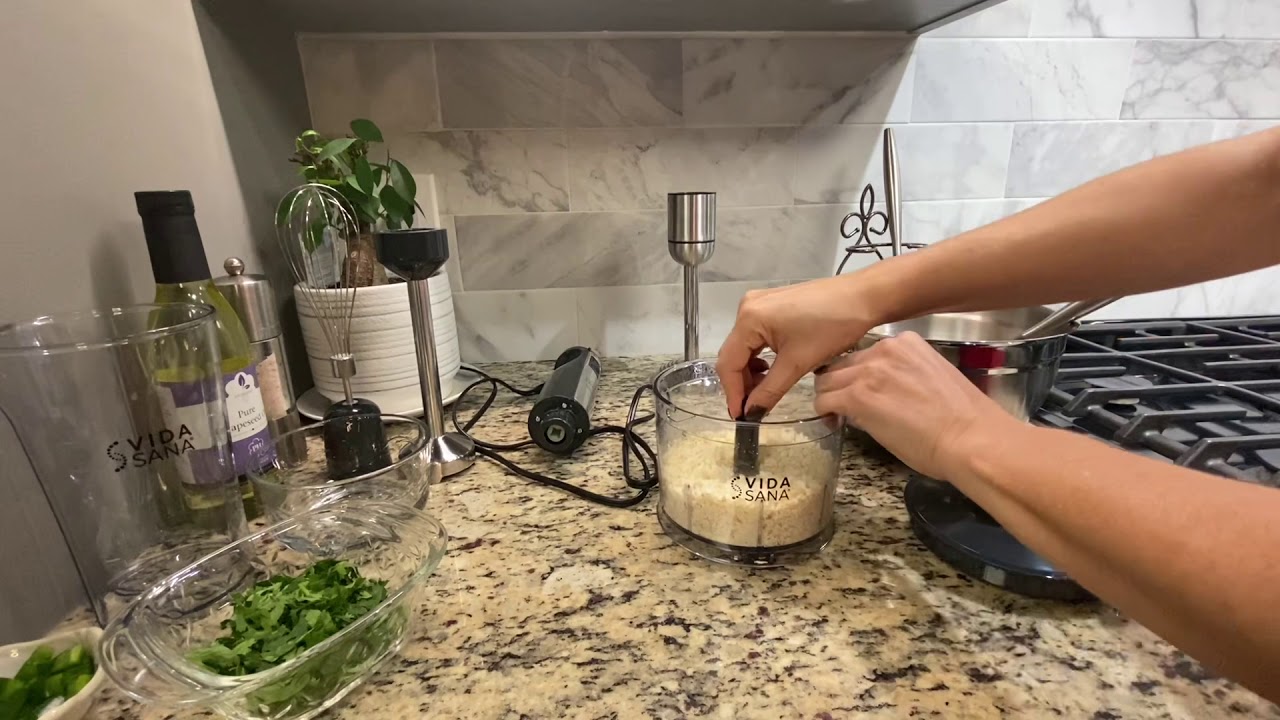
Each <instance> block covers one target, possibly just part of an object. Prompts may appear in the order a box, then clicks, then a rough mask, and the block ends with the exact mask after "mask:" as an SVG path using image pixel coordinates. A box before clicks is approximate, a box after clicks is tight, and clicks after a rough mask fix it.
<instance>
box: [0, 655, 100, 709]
mask: <svg viewBox="0 0 1280 720" xmlns="http://www.w3.org/2000/svg"><path fill="white" fill-rule="evenodd" d="M96 670H97V666H96V665H95V664H94V662H93V653H91V652H89V650H87V649H86V648H85V647H84V646H81V645H74V646H72V647H70V648H68V649H66V650H63V651H62V652H61V653H59V654H57V655H55V654H54V651H53V648H50V647H48V646H47V645H40V646H39V647H37V648H36V649H35V650H34V651H33V652H32V653H31V656H30V657H28V658H27V660H26V662H24V663H22V667H21V668H19V669H18V672H17V674H16V675H14V676H13V677H12V678H0V720H33V719H34V718H36V717H38V716H39V714H40V710H41V709H42V708H44V707H45V706H46V705H48V704H49V703H50V702H52V701H54V700H57V699H59V698H70V697H72V696H73V695H75V694H76V693H78V692H80V691H81V690H83V689H84V687H85V686H86V685H88V684H89V681H90V680H92V679H93V673H94V672H95V671H96Z"/></svg>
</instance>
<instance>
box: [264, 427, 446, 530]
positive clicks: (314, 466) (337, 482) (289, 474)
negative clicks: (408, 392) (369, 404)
mask: <svg viewBox="0 0 1280 720" xmlns="http://www.w3.org/2000/svg"><path fill="white" fill-rule="evenodd" d="M352 427H356V428H360V431H358V432H353V431H351V430H350V428H352ZM369 428H373V429H374V432H369V431H368V430H369ZM430 438H431V433H430V432H429V431H428V430H427V426H426V425H425V424H423V422H422V421H421V420H418V419H417V418H411V417H406V416H404V415H386V414H383V415H371V414H370V415H348V416H344V417H335V418H330V419H327V420H322V421H321V422H317V423H314V424H311V425H305V426H303V427H301V428H298V429H297V430H292V431H290V432H287V433H284V434H282V435H280V436H279V437H277V438H276V439H275V460H273V461H271V462H269V463H266V464H265V465H264V466H263V467H262V468H261V469H259V470H256V471H250V472H249V473H248V474H249V479H250V481H251V482H252V483H253V492H254V494H255V495H256V496H257V498H258V504H259V505H260V506H261V507H262V513H263V515H264V516H265V517H266V518H267V521H268V522H273V523H275V522H280V521H281V520H284V519H285V518H288V517H292V516H294V515H296V514H298V513H300V512H303V511H305V510H309V509H311V508H315V507H319V506H321V505H323V504H325V503H329V502H333V501H334V500H338V499H340V498H346V497H361V498H366V499H369V500H380V501H385V502H390V503H396V504H399V505H404V506H406V507H414V508H418V509H419V510H420V509H422V508H423V507H425V506H426V502H427V494H428V492H429V489H430V486H431V483H432V482H433V481H436V480H439V477H440V475H439V473H440V468H439V466H436V465H433V464H432V463H430V462H429V461H428V459H427V446H428V442H429V441H430ZM334 449H336V450H337V452H339V453H341V456H340V457H338V458H336V459H335V457H334V453H333V451H334Z"/></svg>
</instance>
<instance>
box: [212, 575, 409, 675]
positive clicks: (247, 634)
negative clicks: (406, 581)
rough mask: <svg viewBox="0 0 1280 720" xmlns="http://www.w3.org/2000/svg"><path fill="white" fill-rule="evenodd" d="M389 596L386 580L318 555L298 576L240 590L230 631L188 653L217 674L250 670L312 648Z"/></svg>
mask: <svg viewBox="0 0 1280 720" xmlns="http://www.w3.org/2000/svg"><path fill="white" fill-rule="evenodd" d="M386 598H387V583H386V582H384V581H381V580H369V579H366V578H364V577H361V576H360V572H359V571H358V570H356V568H355V566H353V565H351V564H350V563H347V562H342V561H338V560H321V561H320V562H318V563H316V564H314V565H312V566H311V567H309V568H307V570H306V571H305V572H303V573H302V574H301V575H299V576H297V577H288V576H285V575H277V576H276V577H273V578H271V579H269V580H263V581H262V582H259V583H258V584H256V585H254V586H253V587H252V588H249V589H248V590H245V591H244V592H241V593H239V594H238V595H236V596H235V598H233V600H232V615H231V617H230V618H227V619H226V620H223V621H222V628H223V629H224V630H228V631H230V632H229V634H227V635H225V636H223V637H220V638H218V639H217V640H216V641H214V643H213V644H212V645H209V646H208V647H204V648H200V649H198V650H195V651H192V652H191V653H190V654H189V655H188V656H187V657H188V658H189V659H190V660H191V661H192V662H194V663H197V664H200V665H203V666H204V667H206V668H208V669H210V670H212V671H213V672H216V673H218V674H219V675H249V674H251V673H256V672H261V671H263V670H266V669H268V668H272V667H275V666H276V665H279V664H280V663H283V662H286V661H288V660H291V659H293V658H295V657H297V656H298V655H300V654H302V653H303V652H305V651H306V650H307V649H308V648H311V647H314V646H316V645H318V644H320V643H321V642H323V641H324V640H325V639H326V638H328V637H330V636H331V635H333V634H334V633H336V632H338V631H339V630H341V629H342V628H344V627H346V626H348V625H350V624H351V623H353V622H355V621H356V620H357V619H359V618H360V617H361V616H362V615H364V614H365V613H367V612H369V611H370V610H372V609H374V608H375V607H377V606H378V605H379V604H381V603H382V601H383V600H385V599H386Z"/></svg>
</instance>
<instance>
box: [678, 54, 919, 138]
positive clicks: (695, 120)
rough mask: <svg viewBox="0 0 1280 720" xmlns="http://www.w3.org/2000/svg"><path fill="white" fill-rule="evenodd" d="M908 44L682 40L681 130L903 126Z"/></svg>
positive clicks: (908, 83) (907, 95)
mask: <svg viewBox="0 0 1280 720" xmlns="http://www.w3.org/2000/svg"><path fill="white" fill-rule="evenodd" d="M911 43H912V40H911V39H910V38H901V39H899V38H876V37H871V38H869V37H839V38H812V37H785V38H768V39H766V38H700V39H689V40H685V41H684V113H685V122H686V124H688V125H796V124H819V125H831V124H838V123H846V122H886V121H887V122H896V121H905V120H906V119H907V117H908V116H909V113H910V98H911V93H910V86H911V77H912V73H911V72H910V67H911V55H910V53H911Z"/></svg>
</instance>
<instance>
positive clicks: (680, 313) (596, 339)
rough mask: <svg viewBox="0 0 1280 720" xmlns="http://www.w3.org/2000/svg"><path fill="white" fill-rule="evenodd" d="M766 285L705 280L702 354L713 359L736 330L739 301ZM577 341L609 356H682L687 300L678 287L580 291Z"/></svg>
mask: <svg viewBox="0 0 1280 720" xmlns="http://www.w3.org/2000/svg"><path fill="white" fill-rule="evenodd" d="M775 285H777V283H765V282H703V283H701V284H700V286H699V290H700V294H699V297H698V340H699V342H698V350H699V355H701V356H703V357H713V356H714V355H715V354H716V352H717V351H718V350H719V349H720V344H721V343H723V342H724V338H725V337H726V336H728V334H729V331H730V330H731V329H732V328H733V322H734V319H735V317H736V316H737V313H738V302H739V301H740V300H741V299H742V296H743V295H744V294H745V293H746V292H747V291H748V290H756V289H760V288H765V287H772V286H775ZM577 293H578V327H579V342H580V343H581V344H583V345H588V346H590V347H592V348H595V349H596V350H597V351H598V352H601V353H603V354H605V355H613V356H618V355H624V356H625V355H652V354H678V353H681V352H684V298H683V295H682V293H681V288H680V286H679V285H644V286H631V287H608V288H582V289H579V290H578V291H577Z"/></svg>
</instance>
